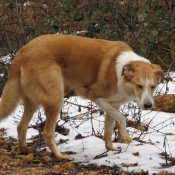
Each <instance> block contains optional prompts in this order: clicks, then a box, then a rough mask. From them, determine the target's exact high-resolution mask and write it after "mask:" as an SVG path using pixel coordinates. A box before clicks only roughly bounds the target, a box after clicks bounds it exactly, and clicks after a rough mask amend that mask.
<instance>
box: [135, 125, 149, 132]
mask: <svg viewBox="0 0 175 175" xmlns="http://www.w3.org/2000/svg"><path fill="white" fill-rule="evenodd" d="M136 129H138V130H140V131H146V130H147V127H146V126H144V125H137V126H136Z"/></svg>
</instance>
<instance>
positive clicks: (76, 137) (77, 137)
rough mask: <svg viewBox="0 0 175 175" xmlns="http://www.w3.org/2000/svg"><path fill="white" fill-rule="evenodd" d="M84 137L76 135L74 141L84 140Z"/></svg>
mask: <svg viewBox="0 0 175 175" xmlns="http://www.w3.org/2000/svg"><path fill="white" fill-rule="evenodd" d="M84 138H86V137H84V136H82V135H81V134H78V135H76V136H75V140H78V139H84Z"/></svg>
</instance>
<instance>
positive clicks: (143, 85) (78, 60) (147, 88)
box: [0, 35, 164, 158]
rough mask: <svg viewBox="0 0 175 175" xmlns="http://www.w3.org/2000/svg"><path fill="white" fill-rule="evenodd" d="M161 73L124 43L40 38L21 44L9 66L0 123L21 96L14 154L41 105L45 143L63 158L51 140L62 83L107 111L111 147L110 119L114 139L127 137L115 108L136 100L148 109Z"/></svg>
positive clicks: (106, 134)
mask: <svg viewBox="0 0 175 175" xmlns="http://www.w3.org/2000/svg"><path fill="white" fill-rule="evenodd" d="M163 77H164V74H163V72H162V70H161V68H160V66H158V65H155V64H151V63H150V62H149V61H148V60H147V59H145V58H143V57H141V56H139V55H137V54H135V53H134V52H133V50H132V49H131V48H130V47H129V46H128V45H127V44H126V43H124V42H120V41H107V40H101V39H89V38H84V37H77V36H71V35H44V36H40V37H37V38H35V39H33V40H32V41H30V42H29V43H28V44H26V45H25V46H23V47H22V48H21V49H20V50H19V52H18V53H17V54H16V56H15V58H14V60H13V62H12V64H11V68H10V71H9V78H8V81H7V83H6V85H5V88H4V90H3V94H2V100H1V103H0V121H1V120H3V119H5V118H6V117H7V116H9V115H10V114H11V113H12V112H13V111H14V109H15V107H16V105H17V103H18V102H19V100H20V99H22V100H23V102H24V114H23V116H22V118H21V121H20V123H19V125H18V128H17V130H18V142H19V146H18V153H21V152H24V151H25V150H26V149H27V144H26V132H27V128H28V124H29V122H30V120H31V118H32V116H33V113H34V112H35V110H36V109H37V107H38V106H42V107H43V108H44V110H45V114H46V123H45V128H44V132H43V136H44V138H45V141H46V143H47V145H48V146H49V148H50V149H51V151H52V152H53V153H54V154H55V156H56V157H58V158H67V155H64V154H62V153H60V151H59V150H58V148H57V146H56V143H55V138H54V131H55V125H56V121H57V117H58V114H59V112H60V109H61V107H62V103H63V98H64V84H67V85H69V87H70V88H72V89H74V90H75V91H76V94H77V95H79V96H81V97H83V98H87V99H90V100H92V101H93V102H95V103H96V104H97V105H99V106H100V107H101V108H102V109H103V110H104V111H105V112H106V119H105V131H104V140H105V144H106V148H107V149H108V150H113V149H114V147H113V144H112V131H113V126H114V121H116V122H117V125H118V135H119V139H120V140H121V141H122V142H124V143H128V142H130V141H131V139H130V138H129V134H128V132H127V130H126V118H125V117H124V116H122V115H121V114H120V113H119V112H118V109H119V107H120V106H121V105H122V104H124V103H126V102H129V101H132V100H136V101H137V103H138V105H139V106H140V107H141V108H142V109H150V108H151V107H152V106H153V105H154V102H153V97H152V96H153V92H154V90H155V88H156V86H157V84H158V82H160V81H161V82H163Z"/></svg>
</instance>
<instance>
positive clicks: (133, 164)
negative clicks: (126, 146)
mask: <svg viewBox="0 0 175 175" xmlns="http://www.w3.org/2000/svg"><path fill="white" fill-rule="evenodd" d="M122 166H123V167H134V166H138V163H123V164H122Z"/></svg>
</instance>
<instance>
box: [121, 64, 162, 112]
mask: <svg viewBox="0 0 175 175" xmlns="http://www.w3.org/2000/svg"><path fill="white" fill-rule="evenodd" d="M122 76H124V88H125V92H126V93H127V94H128V95H129V96H133V97H134V98H135V99H136V101H137V104H138V105H139V106H140V108H142V109H144V110H147V109H150V108H151V107H153V105H154V100H153V92H154V90H155V89H156V87H157V84H158V83H159V82H163V80H164V74H163V71H162V69H161V68H160V66H159V65H156V64H150V63H148V62H144V61H131V62H129V63H128V64H126V65H124V66H123V69H122Z"/></svg>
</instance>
